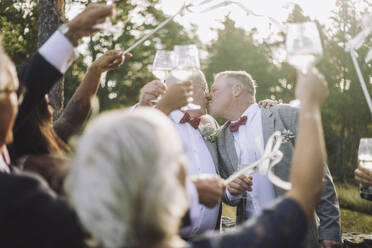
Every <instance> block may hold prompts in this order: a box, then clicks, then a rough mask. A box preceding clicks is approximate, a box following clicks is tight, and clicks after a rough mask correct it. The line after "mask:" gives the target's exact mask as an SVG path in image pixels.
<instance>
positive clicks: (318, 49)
mask: <svg viewBox="0 0 372 248" xmlns="http://www.w3.org/2000/svg"><path fill="white" fill-rule="evenodd" d="M286 48H287V60H288V63H289V64H291V65H293V66H294V67H296V68H297V69H299V70H301V71H302V72H303V73H305V74H306V73H307V71H308V69H309V68H311V67H312V66H314V65H315V64H316V62H318V61H319V60H320V58H321V57H322V56H323V48H322V43H321V41H320V35H319V32H318V29H317V27H316V25H315V23H313V22H303V23H290V24H288V31H287V40H286Z"/></svg>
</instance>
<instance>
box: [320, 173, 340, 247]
mask: <svg viewBox="0 0 372 248" xmlns="http://www.w3.org/2000/svg"><path fill="white" fill-rule="evenodd" d="M315 210H316V213H317V215H318V217H319V219H320V226H319V230H318V232H319V240H337V241H340V240H341V225H340V206H339V203H338V200H337V193H336V190H335V186H334V184H333V180H332V176H331V173H330V172H329V169H328V167H327V168H326V173H325V185H324V190H323V194H322V197H321V198H320V201H319V203H318V205H317V207H316V209H315Z"/></svg>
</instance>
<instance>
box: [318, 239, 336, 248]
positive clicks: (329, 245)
mask: <svg viewBox="0 0 372 248" xmlns="http://www.w3.org/2000/svg"><path fill="white" fill-rule="evenodd" d="M319 247H320V248H341V247H342V244H341V242H339V241H336V240H322V241H320V242H319Z"/></svg>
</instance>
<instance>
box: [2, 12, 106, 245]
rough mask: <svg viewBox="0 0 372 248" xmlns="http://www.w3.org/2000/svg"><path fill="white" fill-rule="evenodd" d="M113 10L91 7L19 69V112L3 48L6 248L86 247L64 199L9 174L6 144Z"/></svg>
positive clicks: (34, 182)
mask: <svg viewBox="0 0 372 248" xmlns="http://www.w3.org/2000/svg"><path fill="white" fill-rule="evenodd" d="M112 11H113V7H112V6H106V5H90V6H88V7H87V8H86V9H85V10H84V11H83V12H82V13H81V14H79V15H78V16H77V17H76V18H74V19H73V20H72V21H71V22H70V23H69V24H68V25H66V26H64V27H63V28H62V29H61V30H59V31H57V32H56V33H55V34H54V35H53V36H52V37H51V38H50V39H49V40H48V41H47V42H46V43H45V44H44V45H43V46H42V47H41V48H40V50H39V51H38V52H37V53H36V54H35V55H34V56H33V57H32V58H31V60H30V61H29V63H28V64H27V65H26V66H25V67H24V68H23V69H22V70H21V73H20V74H19V78H20V82H21V85H24V86H26V87H27V90H28V91H27V93H26V95H25V99H24V101H23V104H22V105H21V106H20V109H19V114H18V116H17V112H18V104H20V99H21V97H20V94H18V92H19V83H18V79H17V75H16V72H15V67H14V64H13V63H12V62H11V60H10V59H9V58H8V57H7V56H6V54H5V53H4V52H3V50H2V49H0V113H1V115H0V153H1V156H0V165H1V167H0V168H1V169H0V170H1V172H0V202H1V204H0V233H1V238H0V247H7V248H12V247H17V248H18V247H35V248H49V247H61V248H62V247H83V246H82V241H83V238H84V234H83V231H82V229H81V228H80V225H79V222H78V220H77V218H76V215H75V213H74V212H73V211H72V210H71V209H70V208H69V206H68V205H67V204H66V203H65V202H64V201H62V200H60V199H58V198H55V196H54V195H53V194H52V193H51V192H50V190H49V191H48V190H47V187H46V186H45V183H44V184H41V183H40V182H39V181H38V180H35V179H33V178H31V177H28V176H18V175H10V174H8V173H9V172H10V169H11V168H10V164H9V163H10V161H9V156H8V154H7V150H6V145H7V144H9V143H11V142H12V140H13V132H12V131H13V130H12V129H13V126H14V129H15V132H16V131H17V128H19V127H20V126H22V125H27V123H25V119H26V117H27V115H28V114H29V113H30V112H31V110H32V109H34V108H35V106H36V105H37V104H39V103H40V102H41V101H42V99H43V97H44V95H45V94H46V93H47V92H48V91H49V89H50V88H51V87H52V86H53V84H54V83H55V82H56V81H57V80H58V79H59V78H60V77H62V73H63V72H65V71H66V69H67V67H68V64H69V58H70V57H71V55H72V51H73V46H72V45H71V44H73V45H74V46H76V45H77V41H78V40H79V39H80V38H81V37H83V36H88V35H90V34H92V33H94V32H96V31H97V30H95V29H94V28H93V26H94V25H95V24H97V23H100V22H103V21H105V19H106V17H108V16H110V15H111V14H112ZM70 48H71V49H70ZM44 56H45V57H44ZM46 57H47V58H46ZM59 70H61V71H59ZM16 117H17V119H16Z"/></svg>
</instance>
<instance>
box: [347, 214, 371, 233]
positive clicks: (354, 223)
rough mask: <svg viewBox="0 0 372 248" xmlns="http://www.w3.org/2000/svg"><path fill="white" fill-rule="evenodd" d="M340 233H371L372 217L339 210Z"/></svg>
mask: <svg viewBox="0 0 372 248" xmlns="http://www.w3.org/2000/svg"><path fill="white" fill-rule="evenodd" d="M341 228H342V232H358V233H366V234H368V233H372V216H371V215H367V214H362V213H359V212H354V211H351V210H347V209H341Z"/></svg>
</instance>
